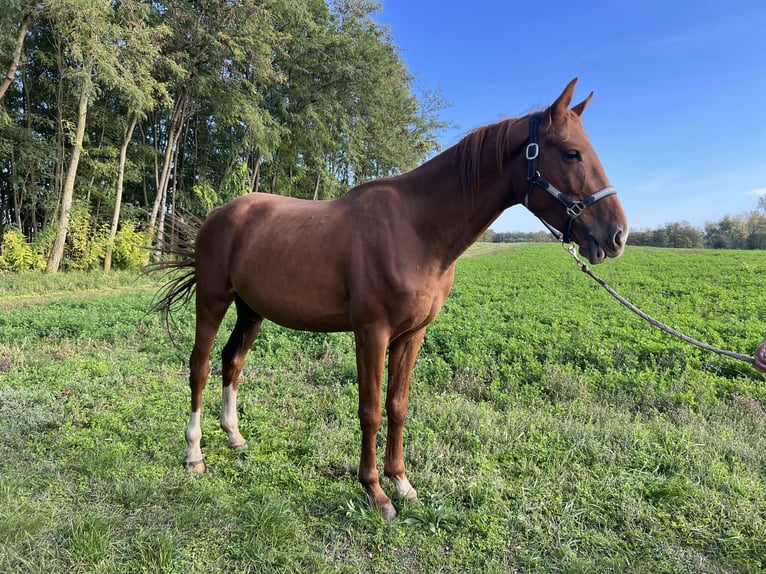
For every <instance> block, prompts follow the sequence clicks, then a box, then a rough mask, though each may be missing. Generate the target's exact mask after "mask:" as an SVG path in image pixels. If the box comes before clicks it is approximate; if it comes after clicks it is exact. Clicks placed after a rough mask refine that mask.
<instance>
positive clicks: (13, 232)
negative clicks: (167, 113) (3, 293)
mask: <svg viewBox="0 0 766 574" xmlns="http://www.w3.org/2000/svg"><path fill="white" fill-rule="evenodd" d="M35 269H37V270H42V269H45V256H44V254H42V253H39V252H37V250H36V249H35V246H34V245H32V244H30V243H29V242H27V239H26V237H24V234H23V233H21V231H19V230H17V229H10V230H8V231H6V232H5V233H4V234H3V239H2V243H0V271H30V270H35Z"/></svg>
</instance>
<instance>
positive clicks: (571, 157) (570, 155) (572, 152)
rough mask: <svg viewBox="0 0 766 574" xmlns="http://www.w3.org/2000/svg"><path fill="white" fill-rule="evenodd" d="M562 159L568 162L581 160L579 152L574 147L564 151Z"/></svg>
mask: <svg viewBox="0 0 766 574" xmlns="http://www.w3.org/2000/svg"><path fill="white" fill-rule="evenodd" d="M563 155H564V159H565V160H566V161H568V162H575V161H582V156H581V155H580V152H579V151H578V150H576V149H569V150H567V151H565V152H564V154H563Z"/></svg>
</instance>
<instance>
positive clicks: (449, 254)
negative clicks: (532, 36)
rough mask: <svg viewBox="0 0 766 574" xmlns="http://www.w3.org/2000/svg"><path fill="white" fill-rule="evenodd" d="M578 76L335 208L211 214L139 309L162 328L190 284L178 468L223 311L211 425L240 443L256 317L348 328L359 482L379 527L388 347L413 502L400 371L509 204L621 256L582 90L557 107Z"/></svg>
mask: <svg viewBox="0 0 766 574" xmlns="http://www.w3.org/2000/svg"><path fill="white" fill-rule="evenodd" d="M576 83H577V78H575V79H573V80H572V81H571V82H570V83H569V84H568V85H567V86H566V88H565V89H564V91H563V92H562V93H561V95H560V96H559V97H558V98H557V99H556V100H555V101H554V102H553V104H552V105H551V106H549V107H547V108H545V109H543V110H540V111H537V112H533V113H530V114H527V115H525V116H522V117H517V118H509V119H505V120H502V121H499V122H496V123H493V124H490V125H486V126H483V127H480V128H477V129H475V130H474V131H472V132H470V133H468V134H467V135H466V136H465V137H463V138H462V139H461V140H460V141H459V142H458V143H457V144H456V145H454V146H452V147H450V148H449V149H447V150H445V151H443V152H442V153H440V154H438V155H436V156H434V157H433V158H431V159H430V160H428V161H426V162H425V163H423V164H422V165H420V166H419V167H417V168H415V169H413V170H412V171H409V172H407V173H403V174H401V175H397V176H392V177H386V178H382V179H378V180H373V181H370V182H366V183H363V184H361V185H359V186H357V187H355V188H353V189H351V190H350V191H348V192H347V193H346V194H344V195H342V196H340V197H338V198H336V199H333V200H329V201H313V200H303V199H296V198H290V197H285V196H279V195H271V194H265V193H250V194H248V195H243V196H240V197H238V198H236V199H234V200H232V201H230V202H229V203H226V204H224V205H223V206H221V207H218V208H217V209H215V210H214V211H212V212H211V213H210V214H209V215H208V217H207V218H206V219H205V220H204V222H202V224H201V226H200V227H199V229H198V231H197V234H196V238H195V239H194V246H193V251H192V250H189V249H187V250H185V251H183V250H182V256H181V258H180V259H176V260H175V261H174V262H172V263H170V262H168V263H169V265H168V267H170V266H171V265H172V266H174V267H178V268H181V269H182V271H183V272H182V273H181V274H177V275H176V276H175V277H174V278H173V279H172V280H171V281H169V282H168V283H166V284H165V286H164V287H163V288H162V289H161V290H160V291H159V292H158V295H157V298H156V300H155V304H154V306H153V307H154V309H155V310H159V311H161V312H163V313H165V314H166V319H167V318H168V314H170V313H171V311H172V310H174V309H175V308H176V307H177V306H179V305H182V304H184V303H185V302H186V301H188V300H189V299H190V298H191V296H192V294H193V293H194V290H195V288H196V301H195V303H196V305H195V308H196V328H195V337H194V347H193V350H192V352H191V357H190V359H189V384H190V387H191V412H190V416H189V423H188V426H187V427H186V432H185V438H186V442H187V450H186V457H185V459H184V466H185V467H186V468H187V469H189V470H190V471H192V472H197V473H202V472H205V470H206V468H205V462H204V459H203V456H202V451H201V448H200V440H201V436H202V431H201V428H200V417H201V405H202V391H203V389H204V388H205V385H206V383H207V379H208V375H209V373H210V365H209V358H210V353H211V349H212V347H213V342H214V339H215V337H216V334H217V333H218V330H219V328H220V325H221V322H222V320H223V317H224V315H225V313H226V312H227V309H228V308H229V306H230V305H231V303H232V302H233V303H234V304H235V306H236V312H237V317H236V323H235V326H234V329H233V331H232V332H231V335H230V336H229V339H228V341H227V343H226V345H225V346H224V348H223V351H222V353H221V359H222V366H223V368H222V378H223V391H222V393H223V401H222V413H221V419H220V423H221V428H222V429H223V430H224V431H225V432H226V434H227V436H228V446H229V447H231V448H241V447H243V446H245V445H246V442H245V439H244V437H243V436H242V434H241V433H240V431H239V427H238V415H237V392H238V386H237V385H238V383H237V381H238V377H239V375H240V372H241V371H242V367H243V363H244V361H245V356H246V355H247V353H248V350H249V349H250V347H251V346H252V344H253V343H254V341H255V339H256V337H257V336H258V332H259V330H260V328H261V324H262V322H263V320H264V319H269V320H271V321H273V322H275V323H278V324H279V325H282V326H284V327H287V328H290V329H298V330H305V331H315V332H335V331H352V332H353V335H354V342H355V352H356V366H357V376H358V389H359V410H358V416H359V421H360V425H361V430H362V441H361V457H360V462H359V473H358V478H359V481H360V482H361V484H362V485H363V486H364V488H365V489H366V491H367V493H368V495H369V497H370V499H371V501H372V502H373V503H374V505H375V506H376V507H377V508H378V510H379V512H380V514H381V515H382V517H383V518H384V519H386V520H390V519H393V518H394V517H395V516H396V514H397V512H396V509H395V508H394V505H393V503H392V501H391V499H390V498H389V497H388V495H386V493H385V492H384V490H383V489H382V488H381V485H380V477H379V473H378V468H377V464H376V448H375V447H376V440H377V433H378V429H379V427H380V425H381V421H382V409H381V393H382V384H383V380H382V379H383V371H384V364H385V360H386V351H388V381H387V391H386V399H385V410H386V416H387V421H388V429H387V437H386V449H385V462H384V465H383V472H384V474H385V476H387V477H389V478H390V480H391V481H392V482H393V486H394V489H395V491H396V494H397V495H398V496H399V497H403V498H405V499H407V500H410V501H416V500H417V496H418V495H417V491H416V490H415V489H414V488H413V487H412V485H411V484H410V482H409V480H408V478H407V474H406V472H405V464H404V454H403V428H404V423H405V417H406V413H407V402H408V396H409V389H410V378H411V373H412V369H413V366H414V363H415V358H416V356H417V354H418V351H419V349H420V346H421V343H422V342H423V337H424V335H425V332H426V326H427V325H428V324H429V323H431V322H432V321H433V320H434V319H435V318H436V316H437V315H438V314H439V311H440V310H441V308H442V305H443V304H444V301H445V299H446V298H447V295H448V294H449V292H450V289H451V287H452V282H453V279H454V276H455V263H456V261H457V259H458V257H459V256H460V255H461V254H462V253H463V252H464V251H465V250H466V249H467V248H468V247H469V246H470V245H471V244H472V243H474V242H475V241H476V240H477V239H478V238H479V237H480V236H481V234H482V233H483V232H484V231H485V230H486V229H487V228H488V227H489V225H490V224H491V223H492V222H493V221H494V220H495V219H496V218H497V217H498V216H499V215H500V214H501V213H502V212H503V211H504V210H505V209H507V208H508V207H510V206H512V205H516V204H520V203H523V204H524V205H525V206H526V207H527V209H529V210H530V211H531V212H532V213H533V214H535V215H537V216H538V217H539V218H540V219H541V220H542V221H543V223H545V224H546V226H548V228H549V229H550V230H551V231H552V232H553V233H554V234H556V235H557V236H558V237H559V238H560V239H562V241H565V242H567V243H570V244H576V245H577V246H578V248H579V252H580V254H581V255H582V256H584V257H586V258H587V259H588V260H589V261H590V262H591V263H592V264H598V263H601V262H603V261H604V260H605V259H606V258H607V257H617V256H619V255H620V254H621V253H622V252H623V249H624V247H625V242H626V240H627V236H628V225H627V221H626V218H625V214H624V212H623V209H622V206H621V204H620V202H619V200H618V198H617V196H616V195H615V190H614V188H612V187H611V186H610V185H609V181H608V180H607V177H606V175H605V173H604V169H603V167H602V165H601V163H600V161H599V159H598V156H597V155H596V153H595V151H594V150H593V148H592V146H591V144H590V142H589V140H588V138H587V136H586V134H585V132H584V128H583V124H582V121H581V115H582V113H583V111H584V110H585V108H586V107H587V105H588V103H589V102H590V100H591V98H592V97H593V92H591V93H590V95H589V96H588V97H587V98H586V99H585V100H583V101H582V102H580V103H579V104H577V105H575V106H573V107H572V108H571V109H570V107H569V106H570V103H571V101H572V96H573V93H574V89H575V84H576ZM541 174H544V175H545V178H544V177H543V175H541ZM561 190H563V191H561Z"/></svg>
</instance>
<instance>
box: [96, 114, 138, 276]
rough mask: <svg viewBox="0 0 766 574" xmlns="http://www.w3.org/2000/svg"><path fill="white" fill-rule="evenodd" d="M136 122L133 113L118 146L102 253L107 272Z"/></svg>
mask: <svg viewBox="0 0 766 574" xmlns="http://www.w3.org/2000/svg"><path fill="white" fill-rule="evenodd" d="M137 122H138V114H134V115H133V119H132V120H131V122H130V126H128V130H127V133H126V134H125V139H124V140H123V142H122V147H120V164H119V167H118V168H117V194H116V196H115V198H114V215H113V216H112V228H111V229H110V230H109V242H108V243H107V245H106V255H104V271H106V272H107V273H108V272H109V271H110V270H111V268H112V251H114V238H115V237H116V236H117V226H118V225H119V223H120V208H121V207H122V187H123V181H124V179H125V163H126V161H127V157H128V145H129V144H130V139H131V138H132V137H133V130H134V129H135V128H136V123H137Z"/></svg>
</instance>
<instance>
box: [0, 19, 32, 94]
mask: <svg viewBox="0 0 766 574" xmlns="http://www.w3.org/2000/svg"><path fill="white" fill-rule="evenodd" d="M27 26H29V14H24V18H22V20H21V25H20V26H19V35H18V36H17V37H16V49H15V50H14V51H13V57H12V58H11V63H10V65H9V66H8V72H7V73H6V74H5V78H3V81H2V82H0V101H2V100H3V96H5V92H7V91H8V88H9V87H10V85H11V84H12V83H13V78H14V77H16V68H18V67H19V61H21V49H22V47H23V46H24V37H25V36H26V35H27Z"/></svg>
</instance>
